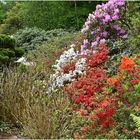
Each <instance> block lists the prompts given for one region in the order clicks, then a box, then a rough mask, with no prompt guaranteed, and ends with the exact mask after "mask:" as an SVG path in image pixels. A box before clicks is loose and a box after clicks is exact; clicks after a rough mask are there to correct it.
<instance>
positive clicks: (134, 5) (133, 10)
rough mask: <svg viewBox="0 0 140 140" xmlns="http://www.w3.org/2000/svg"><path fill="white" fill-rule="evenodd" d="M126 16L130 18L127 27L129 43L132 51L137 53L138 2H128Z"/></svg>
mask: <svg viewBox="0 0 140 140" xmlns="http://www.w3.org/2000/svg"><path fill="white" fill-rule="evenodd" d="M128 8H129V11H128V17H129V19H130V27H131V28H130V29H129V34H130V36H129V44H130V45H131V47H132V48H133V51H134V53H139V46H140V35H139V32H140V12H139V11H140V2H138V1H135V2H129V3H128Z"/></svg>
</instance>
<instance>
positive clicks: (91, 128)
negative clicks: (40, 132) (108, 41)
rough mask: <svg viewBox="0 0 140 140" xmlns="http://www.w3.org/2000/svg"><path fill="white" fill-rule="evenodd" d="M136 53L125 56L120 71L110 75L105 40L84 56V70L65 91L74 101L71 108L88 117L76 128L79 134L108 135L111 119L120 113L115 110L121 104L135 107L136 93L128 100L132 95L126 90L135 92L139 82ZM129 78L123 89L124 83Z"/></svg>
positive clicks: (86, 135) (91, 135)
mask: <svg viewBox="0 0 140 140" xmlns="http://www.w3.org/2000/svg"><path fill="white" fill-rule="evenodd" d="M138 56H139V55H135V57H133V58H129V57H128V56H124V57H123V58H122V60H121V65H120V67H119V70H120V72H119V73H118V74H117V75H115V76H113V77H110V76H109V75H107V74H106V70H107V69H106V62H107V61H108V58H109V56H108V48H107V47H106V45H105V44H100V45H99V49H98V52H96V54H93V55H92V56H86V58H87V71H86V74H85V75H83V76H81V77H80V78H78V79H77V80H75V81H73V82H72V83H71V84H68V85H67V86H66V87H65V91H66V92H67V93H68V95H69V96H70V98H71V99H72V101H73V103H74V109H76V110H77V111H79V112H80V114H81V116H83V117H85V118H87V119H88V121H87V122H85V124H84V126H82V127H81V129H80V130H79V131H78V135H80V136H81V137H83V135H84V136H85V137H87V138H89V137H91V138H93V136H94V137H97V136H98V135H101V134H106V135H109V132H110V128H112V129H113V127H115V125H116V124H118V122H116V121H117V120H115V119H114V117H115V116H116V115H117V116H119V114H118V110H120V109H121V107H122V106H126V107H130V106H131V107H132V106H133V108H134V106H136V105H138V103H139V102H138V100H139V99H136V97H137V96H138V94H137V93H136V95H137V96H135V97H134V96H133V95H131V96H133V97H132V98H133V100H132V101H130V100H131V99H132V98H131V99H130V98H128V97H127V94H128V93H129V94H130V92H132V91H135V92H137V91H136V87H135V86H136V85H137V84H138V83H140V67H139V64H137V63H136V62H137V61H138V59H139V57H138ZM128 82H129V84H128V85H127V86H128V89H127V90H126V85H125V84H126V83H128ZM139 90H140V86H139ZM134 101H135V102H134ZM120 103H121V105H120ZM122 110H123V109H122ZM129 115H130V114H129ZM123 117H124V116H123ZM128 117H129V116H128ZM127 119H128V118H127ZM89 122H90V123H89ZM83 132H84V133H83Z"/></svg>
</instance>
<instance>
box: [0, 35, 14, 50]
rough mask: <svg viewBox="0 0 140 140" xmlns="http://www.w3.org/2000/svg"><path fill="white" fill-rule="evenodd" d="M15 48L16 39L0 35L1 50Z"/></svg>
mask: <svg viewBox="0 0 140 140" xmlns="http://www.w3.org/2000/svg"><path fill="white" fill-rule="evenodd" d="M14 47H15V39H13V38H11V37H9V36H6V35H3V34H1V35H0V48H14Z"/></svg>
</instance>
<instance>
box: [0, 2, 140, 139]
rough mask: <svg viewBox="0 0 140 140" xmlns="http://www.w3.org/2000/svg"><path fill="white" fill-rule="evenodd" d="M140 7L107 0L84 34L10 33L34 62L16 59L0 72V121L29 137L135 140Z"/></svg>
mask: <svg viewBox="0 0 140 140" xmlns="http://www.w3.org/2000/svg"><path fill="white" fill-rule="evenodd" d="M134 7H135V8H136V9H137V10H136V9H135V8H134ZM139 8H140V7H139V3H128V2H126V3H124V1H123V0H110V1H108V2H106V3H103V4H101V5H97V6H96V10H95V11H94V12H93V13H91V14H89V16H88V18H87V21H86V22H85V25H84V26H83V28H82V33H79V32H74V31H71V32H68V31H66V30H62V29H57V30H51V31H47V32H46V31H42V30H41V29H37V28H31V29H29V28H26V29H25V30H20V31H19V32H18V33H16V34H15V35H13V37H14V38H15V40H16V47H19V48H20V47H21V48H22V49H24V50H25V51H24V57H26V58H27V60H28V61H31V62H33V63H32V64H33V65H25V64H22V63H21V64H19V63H16V62H15V60H17V59H18V57H17V56H15V57H14V62H13V63H11V62H10V63H11V64H8V65H7V64H6V65H3V66H4V67H1V69H2V70H1V73H0V101H1V102H0V120H1V121H0V123H1V122H9V123H11V124H12V125H14V126H16V127H18V128H19V130H20V131H22V133H23V136H24V137H27V138H48V139H52V138H61V139H62V138H75V139H93V138H97V139H104V138H105V139H116V138H117V139H138V138H140V51H139V45H140V43H139V27H140V26H139V25H140V24H139V23H138V22H139V14H138V13H139V11H138V9H139ZM13 64H14V65H13ZM1 124H2V125H0V128H1V129H0V130H6V129H4V127H3V123H1ZM2 127H3V129H2Z"/></svg>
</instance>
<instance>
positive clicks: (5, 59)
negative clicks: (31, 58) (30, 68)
mask: <svg viewBox="0 0 140 140" xmlns="http://www.w3.org/2000/svg"><path fill="white" fill-rule="evenodd" d="M22 55H23V50H22V49H20V48H15V39H13V38H11V37H9V36H6V35H3V34H1V35H0V64H7V63H10V62H12V61H13V60H15V59H16V58H17V57H20V56H22Z"/></svg>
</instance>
